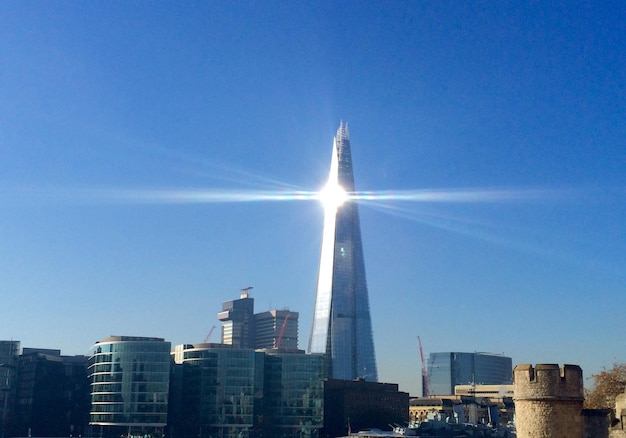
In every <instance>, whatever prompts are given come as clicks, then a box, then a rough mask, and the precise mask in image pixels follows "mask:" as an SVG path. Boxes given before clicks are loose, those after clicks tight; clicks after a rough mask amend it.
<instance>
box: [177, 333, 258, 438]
mask: <svg viewBox="0 0 626 438" xmlns="http://www.w3.org/2000/svg"><path fill="white" fill-rule="evenodd" d="M262 356H263V355H262V354H260V353H256V352H255V351H254V350H252V349H249V348H233V347H231V346H227V345H223V344H193V345H192V344H184V345H178V346H176V347H175V350H174V357H175V360H176V363H177V366H181V367H182V373H181V377H180V378H181V381H180V388H179V391H180V401H181V406H182V409H183V411H182V412H178V413H177V414H176V416H175V419H174V422H173V431H172V433H171V435H172V436H176V437H189V436H193V437H198V438H206V437H223V438H245V437H249V436H250V435H251V432H252V427H253V422H254V408H255V390H256V391H258V390H259V388H261V389H262V387H263V383H262V375H259V374H258V373H256V370H257V368H260V369H262ZM259 358H261V359H259ZM258 360H261V366H260V367H257V361H258Z"/></svg>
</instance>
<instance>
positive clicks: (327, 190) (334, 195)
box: [320, 182, 348, 209]
mask: <svg viewBox="0 0 626 438" xmlns="http://www.w3.org/2000/svg"><path fill="white" fill-rule="evenodd" d="M347 199H348V194H347V193H346V191H345V190H344V189H343V187H341V186H340V185H339V184H337V183H334V182H329V183H328V184H326V187H324V189H323V190H322V191H321V192H320V201H322V204H324V207H325V208H328V209H337V208H339V207H340V206H341V205H342V204H343V203H344V202H346V200H347Z"/></svg>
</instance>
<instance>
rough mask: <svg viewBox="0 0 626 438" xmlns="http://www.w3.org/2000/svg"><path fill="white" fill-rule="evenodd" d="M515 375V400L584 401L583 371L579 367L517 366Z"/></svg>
mask: <svg viewBox="0 0 626 438" xmlns="http://www.w3.org/2000/svg"><path fill="white" fill-rule="evenodd" d="M513 375H514V380H515V395H514V398H515V400H549V399H558V400H584V393H583V371H582V369H581V368H580V367H579V366H578V365H563V366H562V367H559V366H558V365H556V364H537V365H535V367H533V366H532V365H529V364H524V365H517V366H516V367H515V369H514V370H513Z"/></svg>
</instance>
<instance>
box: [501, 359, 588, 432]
mask: <svg viewBox="0 0 626 438" xmlns="http://www.w3.org/2000/svg"><path fill="white" fill-rule="evenodd" d="M513 374H514V383H513V387H514V397H513V399H514V401H515V417H516V427H517V437H518V438H581V437H582V436H583V419H582V416H581V411H582V409H583V401H584V399H585V397H584V393H583V372H582V369H581V368H580V367H579V366H578V365H563V367H559V366H558V365H556V364H537V365H536V366H534V367H533V366H532V365H528V364H525V365H517V366H516V367H515V369H514V370H513Z"/></svg>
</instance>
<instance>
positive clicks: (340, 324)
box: [308, 123, 378, 382]
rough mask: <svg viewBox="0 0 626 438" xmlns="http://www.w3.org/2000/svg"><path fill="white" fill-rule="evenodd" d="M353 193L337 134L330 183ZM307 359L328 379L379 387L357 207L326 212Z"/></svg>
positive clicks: (345, 140) (344, 141) (345, 143)
mask: <svg viewBox="0 0 626 438" xmlns="http://www.w3.org/2000/svg"><path fill="white" fill-rule="evenodd" d="M328 184H329V187H332V186H334V185H339V186H340V187H341V188H342V189H343V190H344V191H345V192H347V193H348V194H349V193H351V192H354V191H355V188H354V175H353V170H352V157H351V152H350V136H349V132H348V126H347V125H344V124H343V123H342V124H341V125H340V126H339V129H338V130H337V135H336V136H335V140H334V144H333V155H332V159H331V168H330V175H329V181H328ZM322 239H323V240H322V251H321V257H320V267H319V278H318V283H317V294H316V298H315V309H314V316H313V327H312V330H311V336H310V339H309V349H308V351H309V352H310V353H325V354H326V355H327V360H328V372H329V377H331V378H333V379H343V380H352V379H356V378H363V379H365V380H368V381H373V382H376V381H378V372H377V368H376V357H375V352H374V341H373V335H372V323H371V318H370V309H369V297H368V291H367V282H366V278H365V262H364V258H363V245H362V242H361V228H360V223H359V213H358V209H357V204H356V202H354V201H350V200H349V199H348V200H347V201H346V202H345V203H343V204H342V205H334V206H327V209H326V212H325V219H324V233H323V238H322Z"/></svg>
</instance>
